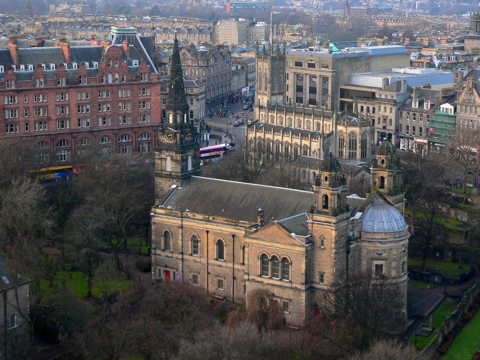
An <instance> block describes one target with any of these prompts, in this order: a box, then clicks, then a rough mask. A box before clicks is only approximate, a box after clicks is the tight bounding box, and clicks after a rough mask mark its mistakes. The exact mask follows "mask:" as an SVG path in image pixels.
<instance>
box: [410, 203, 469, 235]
mask: <svg viewBox="0 0 480 360" xmlns="http://www.w3.org/2000/svg"><path fill="white" fill-rule="evenodd" d="M405 214H406V215H408V216H412V217H413V209H412V208H406V209H405ZM423 214H424V212H422V211H421V210H417V211H416V216H417V217H419V216H421V217H422V218H424V215H423ZM434 220H435V222H436V223H437V224H442V225H443V226H445V227H446V228H448V229H452V230H465V224H464V223H463V222H462V221H460V220H456V219H453V218H451V217H448V216H446V215H443V214H436V215H435V216H434Z"/></svg>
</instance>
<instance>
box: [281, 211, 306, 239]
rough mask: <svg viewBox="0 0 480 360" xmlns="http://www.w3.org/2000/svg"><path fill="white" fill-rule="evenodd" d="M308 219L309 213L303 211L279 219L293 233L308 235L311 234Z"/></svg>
mask: <svg viewBox="0 0 480 360" xmlns="http://www.w3.org/2000/svg"><path fill="white" fill-rule="evenodd" d="M308 219H309V217H308V214H307V213H303V214H298V215H294V216H291V217H289V218H286V219H282V220H278V223H279V224H280V225H282V226H283V228H284V229H285V230H287V231H288V232H289V233H290V234H292V235H293V234H294V235H301V236H307V235H308V234H309V232H308V223H307V220H308Z"/></svg>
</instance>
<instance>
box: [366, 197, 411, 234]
mask: <svg viewBox="0 0 480 360" xmlns="http://www.w3.org/2000/svg"><path fill="white" fill-rule="evenodd" d="M407 228H408V226H407V224H406V223H405V220H404V219H403V216H402V215H401V214H400V213H399V212H398V210H397V209H395V208H394V207H393V206H391V205H389V204H387V203H386V202H385V201H383V200H382V199H380V198H379V197H373V198H372V200H371V202H370V204H369V205H368V207H367V209H366V210H365V213H364V215H363V220H362V232H369V233H378V232H399V231H404V230H406V229H407Z"/></svg>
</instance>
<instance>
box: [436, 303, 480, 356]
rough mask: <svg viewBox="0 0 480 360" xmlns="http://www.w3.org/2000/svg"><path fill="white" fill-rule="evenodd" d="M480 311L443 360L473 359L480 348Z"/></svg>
mask: <svg viewBox="0 0 480 360" xmlns="http://www.w3.org/2000/svg"><path fill="white" fill-rule="evenodd" d="M478 334H480V311H477V313H476V314H475V316H474V317H473V318H472V320H470V322H469V323H468V324H467V325H466V326H465V327H464V328H463V330H462V332H461V333H460V334H459V335H458V336H457V338H456V339H455V341H454V342H453V344H452V346H450V348H449V349H448V351H447V352H446V353H445V355H444V356H443V357H442V360H463V359H471V358H473V355H475V353H476V351H477V349H478V348H480V337H479V336H478Z"/></svg>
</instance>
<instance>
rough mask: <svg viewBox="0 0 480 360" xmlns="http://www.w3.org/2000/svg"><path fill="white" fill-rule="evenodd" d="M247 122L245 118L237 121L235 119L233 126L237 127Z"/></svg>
mask: <svg viewBox="0 0 480 360" xmlns="http://www.w3.org/2000/svg"><path fill="white" fill-rule="evenodd" d="M243 124H245V122H244V121H243V119H238V120H237V121H235V122H234V123H233V126H235V127H237V126H240V125H243Z"/></svg>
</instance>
